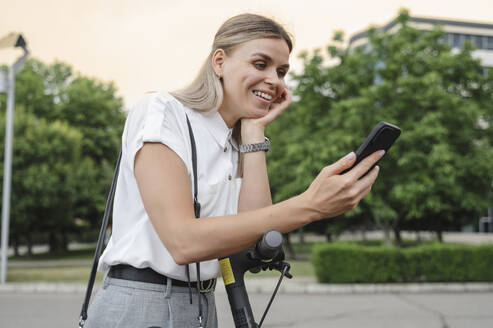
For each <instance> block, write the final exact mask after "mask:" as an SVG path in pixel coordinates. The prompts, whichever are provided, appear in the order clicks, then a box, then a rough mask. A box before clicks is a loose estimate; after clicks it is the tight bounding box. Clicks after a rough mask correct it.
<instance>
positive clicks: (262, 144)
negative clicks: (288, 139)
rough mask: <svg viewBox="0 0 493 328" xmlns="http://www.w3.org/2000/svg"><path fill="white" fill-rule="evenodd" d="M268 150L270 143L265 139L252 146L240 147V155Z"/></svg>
mask: <svg viewBox="0 0 493 328" xmlns="http://www.w3.org/2000/svg"><path fill="white" fill-rule="evenodd" d="M269 148H270V141H269V139H268V138H267V137H265V140H264V142H259V143H254V144H244V145H240V153H252V152H254V151H261V150H264V151H268V150H269Z"/></svg>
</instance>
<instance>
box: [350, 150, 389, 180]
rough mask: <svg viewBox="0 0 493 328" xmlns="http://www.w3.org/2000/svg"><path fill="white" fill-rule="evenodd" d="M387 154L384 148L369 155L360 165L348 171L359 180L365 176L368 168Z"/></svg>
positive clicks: (352, 177)
mask: <svg viewBox="0 0 493 328" xmlns="http://www.w3.org/2000/svg"><path fill="white" fill-rule="evenodd" d="M383 155H385V151H384V150H379V151H376V152H374V153H373V154H371V155H370V156H367V157H366V158H365V159H363V160H362V161H361V162H360V163H358V165H356V166H355V167H353V168H352V169H351V171H349V172H348V173H346V174H347V175H349V176H350V177H351V179H353V180H354V181H356V180H358V179H359V178H360V177H361V176H363V175H364V174H365V173H366V172H368V170H369V169H370V168H371V167H372V166H373V165H374V164H375V163H376V162H378V160H379V159H380V158H382V156H383Z"/></svg>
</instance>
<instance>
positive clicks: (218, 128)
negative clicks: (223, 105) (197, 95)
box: [202, 112, 238, 148]
mask: <svg viewBox="0 0 493 328" xmlns="http://www.w3.org/2000/svg"><path fill="white" fill-rule="evenodd" d="M202 116H203V118H204V122H205V125H206V127H207V130H209V132H210V133H211V134H212V136H213V137H214V139H215V140H216V141H217V143H218V144H219V145H220V146H221V148H226V145H227V144H228V142H229V141H231V144H232V145H233V146H234V147H235V148H238V147H237V144H236V142H235V141H234V140H232V137H231V135H232V133H233V129H232V128H231V129H230V128H228V126H227V125H226V122H224V120H223V118H222V116H221V114H219V112H215V113H204V114H203V115H202Z"/></svg>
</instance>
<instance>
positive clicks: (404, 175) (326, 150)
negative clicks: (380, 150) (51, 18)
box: [269, 11, 493, 242]
mask: <svg viewBox="0 0 493 328" xmlns="http://www.w3.org/2000/svg"><path fill="white" fill-rule="evenodd" d="M408 20H409V14H408V13H407V12H406V11H402V12H401V13H400V14H399V17H398V18H397V22H398V24H399V29H398V30H397V31H396V32H393V33H390V32H379V31H377V30H375V29H373V30H370V31H369V33H368V40H369V41H368V44H367V45H366V46H364V47H360V48H358V49H347V48H345V47H344V46H343V45H342V43H341V41H342V37H341V34H340V33H339V34H337V35H336V37H335V38H334V40H333V42H332V44H331V45H330V46H329V47H328V62H329V63H330V64H326V62H327V61H325V60H324V57H323V56H321V55H320V52H314V53H313V54H312V55H308V54H303V56H302V58H303V59H304V71H303V72H302V73H300V74H295V75H293V79H294V81H295V82H296V83H297V87H296V89H295V91H294V94H295V97H296V98H297V103H296V104H295V105H294V106H293V108H292V109H290V111H292V113H291V114H290V115H288V116H287V117H286V118H284V117H282V116H281V118H280V120H278V121H277V122H275V126H274V127H273V128H272V130H271V131H274V132H275V134H276V138H281V139H283V140H285V139H286V140H289V144H298V147H299V148H302V149H303V151H302V153H303V156H302V159H301V160H297V162H296V163H295V165H292V163H291V162H290V161H292V159H288V158H286V157H288V156H287V155H286V154H287V149H286V146H283V145H281V147H280V149H278V150H276V151H277V152H278V154H285V155H284V157H283V156H282V155H280V156H277V157H274V156H273V157H274V158H272V159H273V162H274V163H269V167H270V168H272V167H277V168H281V167H282V168H283V169H284V170H288V171H292V170H297V172H300V171H303V172H307V173H309V175H310V176H308V177H305V176H301V178H300V179H299V180H297V179H293V178H291V179H289V180H284V181H283V180H275V179H274V180H273V184H274V186H273V190H274V191H275V192H276V195H275V197H274V199H276V200H280V199H279V198H282V199H283V198H284V197H289V196H291V195H293V194H294V193H292V191H294V190H296V192H300V191H303V190H304V189H305V188H306V187H307V185H308V183H310V181H311V179H312V178H314V177H315V173H317V172H318V171H319V170H320V169H321V168H322V167H323V166H324V165H327V164H329V163H332V162H333V161H335V160H337V159H338V158H339V157H341V156H343V155H344V154H345V153H347V152H348V151H350V150H355V149H356V148H357V147H358V146H359V145H360V144H361V142H362V141H363V140H364V138H365V137H366V135H367V134H368V133H369V132H370V130H371V129H372V127H373V126H374V125H375V124H376V123H377V122H379V121H388V122H391V123H395V124H397V125H398V126H400V127H401V128H402V131H403V133H402V136H401V137H400V139H399V140H398V141H397V143H396V144H395V145H394V146H393V147H392V149H391V151H390V152H389V154H387V155H386V156H385V158H384V160H383V161H382V162H381V164H380V166H381V171H380V177H379V179H378V180H377V182H376V184H375V185H374V188H373V191H372V193H371V194H370V195H369V196H368V197H367V198H365V199H364V200H363V201H362V202H361V203H360V206H359V207H358V208H357V209H356V210H355V211H352V212H350V213H347V214H346V215H344V217H345V218H346V220H336V221H335V222H339V226H340V225H343V227H344V226H347V219H348V218H352V219H350V220H351V221H350V222H357V223H358V224H364V223H365V222H366V221H367V220H372V221H374V222H376V223H378V224H379V225H380V226H382V227H383V228H384V230H385V231H387V232H388V231H389V229H391V228H392V229H393V230H394V234H395V236H396V240H397V242H400V230H401V229H402V228H403V227H406V225H407V227H410V226H412V227H413V228H416V229H426V230H430V229H433V230H435V231H437V233H438V236H439V237H440V236H441V231H443V230H444V229H447V228H449V227H451V226H452V225H458V224H460V223H461V222H464V220H465V219H467V218H477V217H478V216H479V215H480V214H483V213H484V211H485V210H486V208H487V206H488V200H487V197H486V195H487V194H488V193H490V192H491V182H492V177H493V166H492V164H491V163H492V159H493V158H492V157H493V152H492V148H491V145H492V141H493V139H492V138H491V134H492V132H491V131H492V129H491V127H492V125H491V123H492V122H491V116H492V113H493V98H492V92H491V90H492V86H493V78H492V75H491V73H490V74H489V75H482V74H481V69H480V68H481V66H480V63H479V61H477V60H475V59H473V58H472V56H471V51H472V50H473V49H472V47H471V45H470V44H466V46H465V47H464V48H463V49H461V51H460V52H458V53H455V52H452V51H451V49H450V47H449V46H448V44H446V43H445V42H443V41H442V37H443V31H441V30H440V28H435V29H433V30H432V31H429V32H424V31H420V30H417V29H414V28H412V27H411V26H409V24H408ZM292 117H295V118H296V119H292ZM281 127H282V128H281ZM295 131H296V132H295ZM298 136H301V138H298ZM276 172H277V170H276ZM294 181H296V182H294ZM293 183H294V184H295V186H293ZM278 195H280V196H278ZM411 223H412V224H411ZM332 228H335V230H337V224H336V227H332Z"/></svg>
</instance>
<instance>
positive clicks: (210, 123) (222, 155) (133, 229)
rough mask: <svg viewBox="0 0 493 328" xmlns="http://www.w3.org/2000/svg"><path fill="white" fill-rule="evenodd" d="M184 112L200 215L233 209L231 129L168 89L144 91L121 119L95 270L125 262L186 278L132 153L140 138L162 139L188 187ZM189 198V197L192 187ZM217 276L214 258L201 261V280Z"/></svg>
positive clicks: (236, 184)
mask: <svg viewBox="0 0 493 328" xmlns="http://www.w3.org/2000/svg"><path fill="white" fill-rule="evenodd" d="M185 113H186V115H188V118H189V120H190V123H191V125H192V129H193V133H194V137H195V143H196V148H197V175H198V200H199V202H200V204H201V217H213V216H223V215H231V214H236V213H237V210H238V197H239V194H240V187H241V178H239V177H238V176H237V171H238V145H237V144H236V142H235V141H234V140H233V139H232V137H231V133H232V129H230V128H228V126H227V125H226V123H225V122H224V120H223V119H222V117H221V115H220V114H219V113H217V112H216V113H214V114H203V113H200V112H197V111H194V110H192V109H190V108H188V107H186V106H184V105H183V104H182V103H180V102H179V101H178V100H177V99H175V98H174V97H173V96H171V95H170V94H168V93H164V92H159V93H152V94H148V95H146V96H145V97H144V98H143V99H141V100H140V101H139V102H138V103H137V104H136V105H135V106H134V107H133V108H132V110H131V111H130V113H129V115H128V117H127V121H126V123H125V128H124V131H123V136H122V160H121V164H120V173H119V175H118V182H117V186H116V191H115V201H114V204H113V224H112V236H111V238H110V241H109V243H108V246H107V247H106V249H105V250H104V252H103V254H102V256H101V258H100V260H99V266H98V270H99V271H107V270H108V269H109V266H111V265H116V264H119V263H125V264H129V265H132V266H133V267H136V268H145V267H150V268H152V269H153V270H155V271H157V272H159V273H161V274H163V275H166V276H168V277H171V278H174V279H179V280H183V281H185V280H186V275H185V266H184V265H177V264H176V263H175V261H174V260H173V258H172V257H171V255H170V253H169V251H168V250H167V249H166V246H164V244H163V243H162V242H161V240H160V239H159V237H158V235H157V233H156V231H155V230H154V227H153V225H152V223H151V220H150V219H149V216H148V215H147V213H146V211H145V209H144V205H143V203H142V198H141V196H140V193H139V189H138V186H137V181H136V179H135V175H134V159H135V155H136V154H137V152H138V151H139V149H140V148H141V147H142V146H143V145H144V142H161V143H163V144H164V145H166V146H168V147H169V148H170V149H172V150H173V151H174V152H175V153H176V154H178V156H180V158H181V159H182V160H183V162H184V163H185V166H186V167H187V170H188V175H189V177H190V181H191V185H192V186H193V181H192V179H193V171H192V152H191V145H190V136H189V132H188V126H187V121H186V116H185ZM170 192H173V191H172V190H170ZM190 197H193V192H192V191H190ZM202 220H203V219H202ZM219 275H220V270H219V265H218V261H217V260H210V261H205V262H201V266H200V278H201V279H202V280H206V279H210V278H214V277H218V276H219ZM196 277H197V275H196V271H195V265H191V266H190V278H191V280H192V281H196V280H197V278H196Z"/></svg>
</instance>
